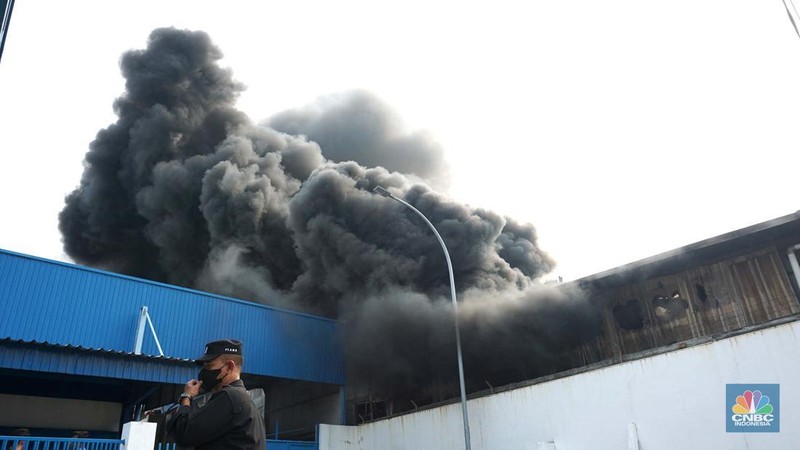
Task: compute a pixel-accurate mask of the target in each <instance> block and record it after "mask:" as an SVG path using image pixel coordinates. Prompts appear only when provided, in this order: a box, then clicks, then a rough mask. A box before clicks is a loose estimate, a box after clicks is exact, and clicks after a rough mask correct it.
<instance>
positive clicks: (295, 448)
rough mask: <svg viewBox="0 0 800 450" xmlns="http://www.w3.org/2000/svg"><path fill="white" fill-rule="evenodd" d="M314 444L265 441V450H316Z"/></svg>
mask: <svg viewBox="0 0 800 450" xmlns="http://www.w3.org/2000/svg"><path fill="white" fill-rule="evenodd" d="M318 448H319V446H318V445H317V443H316V442H308V441H283V440H280V441H279V440H273V439H267V450H317V449H318Z"/></svg>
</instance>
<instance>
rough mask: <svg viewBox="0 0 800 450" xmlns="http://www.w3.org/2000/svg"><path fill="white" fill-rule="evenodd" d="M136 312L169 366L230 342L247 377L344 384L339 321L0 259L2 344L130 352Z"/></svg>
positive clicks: (148, 340)
mask: <svg viewBox="0 0 800 450" xmlns="http://www.w3.org/2000/svg"><path fill="white" fill-rule="evenodd" d="M142 306H147V308H148V310H149V314H150V317H151V319H152V321H153V326H154V327H155V330H156V333H157V336H158V340H159V342H160V343H161V347H162V348H163V350H164V353H165V356H167V357H170V358H180V359H194V358H196V357H198V356H199V355H200V354H201V353H202V351H203V345H204V344H205V343H206V342H208V341H212V340H216V339H223V338H236V339H240V340H241V341H243V342H244V356H245V364H244V371H245V372H247V373H252V374H257V375H267V376H276V377H282V378H290V379H297V380H306V381H314V382H320V383H333V384H344V364H343V358H342V347H341V340H340V334H339V324H338V323H337V322H336V321H333V320H330V319H325V318H321V317H315V316H311V315H307V314H301V313H296V312H290V311H284V310H280V309H276V308H271V307H267V306H263V305H258V304H255V303H250V302H245V301H241V300H235V299H231V298H227V297H222V296H218V295H213V294H208V293H204V292H199V291H194V290H191V289H185V288H180V287H176V286H170V285H166V284H162V283H155V282H151V281H147V280H142V279H138V278H133V277H128V276H124V275H119V274H114V273H110V272H105V271H101V270H96V269H90V268H87V267H83V266H78V265H73V264H66V263H62V262H57V261H50V260H46V259H42V258H37V257H33V256H28V255H22V254H18V253H14V252H9V251H6V250H0V339H3V338H8V339H12V340H21V341H37V342H48V343H50V344H54V345H61V346H68V345H71V346H76V347H77V346H80V347H84V348H89V349H102V350H108V351H116V352H132V351H133V349H134V342H135V333H136V326H137V323H138V320H139V315H140V310H141V307H142ZM142 352H143V353H144V354H149V355H157V354H158V352H157V348H156V345H155V342H154V340H153V339H152V336H151V335H150V332H149V330H148V331H146V333H145V341H144V347H143V349H142Z"/></svg>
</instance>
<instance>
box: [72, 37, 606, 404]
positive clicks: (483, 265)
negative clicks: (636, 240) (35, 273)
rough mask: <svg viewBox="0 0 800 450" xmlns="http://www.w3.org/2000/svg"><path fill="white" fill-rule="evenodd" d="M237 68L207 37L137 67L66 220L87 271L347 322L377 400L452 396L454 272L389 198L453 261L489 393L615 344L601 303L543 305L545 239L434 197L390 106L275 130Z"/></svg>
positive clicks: (279, 121)
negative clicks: (549, 364)
mask: <svg viewBox="0 0 800 450" xmlns="http://www.w3.org/2000/svg"><path fill="white" fill-rule="evenodd" d="M221 57H222V53H221V52H220V50H219V49H217V48H216V47H215V46H214V45H213V44H212V42H211V40H210V38H209V36H208V35H206V34H205V33H203V32H190V31H181V30H175V29H158V30H155V31H154V32H153V33H152V34H151V36H150V38H149V41H148V45H147V48H146V49H144V50H133V51H129V52H127V53H125V54H124V55H123V57H122V59H121V68H122V73H123V75H124V77H125V79H126V91H125V93H124V94H123V95H122V96H121V97H120V98H118V99H117V100H116V101H115V103H114V109H115V112H116V114H117V116H118V120H117V121H116V122H115V123H113V124H111V125H109V126H108V127H107V128H105V129H102V130H100V132H98V134H97V137H96V138H95V140H94V141H93V142H92V143H91V144H90V149H89V152H88V153H87V154H86V160H85V171H84V174H83V177H82V179H81V182H80V186H79V187H78V188H77V189H76V190H75V191H74V192H72V193H71V194H70V195H69V196H68V197H67V198H66V206H65V208H64V210H63V211H62V212H61V214H60V217H59V219H60V229H61V231H62V234H63V241H64V248H65V251H66V252H67V253H68V254H69V255H70V256H71V257H72V258H74V259H75V260H76V261H77V262H79V263H83V264H88V265H91V266H95V267H100V268H105V269H108V270H113V271H117V272H122V273H126V274H129V275H134V276H140V277H145V278H149V279H153V280H158V281H164V282H168V283H173V284H178V285H182V286H187V287H193V288H199V289H203V290H207V291H211V292H216V293H219V294H223V295H230V296H235V297H238V298H244V299H248V300H253V301H258V302H261V303H265V304H270V305H275V306H280V307H285V308H290V309H300V310H304V311H309V312H312V313H317V314H324V315H327V316H330V317H339V318H342V319H343V320H344V321H346V322H345V323H346V326H345V329H346V334H347V339H348V340H347V344H346V345H347V349H348V352H347V354H348V363H349V364H350V366H351V368H353V369H354V372H351V373H355V374H356V376H357V377H360V378H362V379H363V381H365V382H369V383H370V384H372V385H377V386H383V387H387V386H388V387H390V388H392V389H396V390H411V389H412V388H413V387H415V386H422V385H424V384H426V383H430V382H431V381H435V380H438V379H447V380H451V379H452V378H451V371H453V370H455V369H456V368H455V361H454V357H452V355H453V347H452V344H453V336H452V335H453V332H452V331H453V327H452V326H453V319H452V309H451V305H450V303H449V278H448V272H447V266H446V263H445V260H444V255H443V254H442V251H441V247H440V246H439V243H438V241H437V240H436V239H435V237H434V236H433V235H432V234H431V233H430V230H429V229H428V228H427V227H426V226H425V224H424V223H423V222H422V221H421V220H419V218H418V217H417V216H415V215H414V214H413V213H412V212H410V211H409V210H408V209H406V208H405V207H404V206H402V205H400V204H399V203H397V202H395V201H393V200H391V199H388V198H384V197H381V196H379V195H376V194H374V193H373V192H372V189H373V188H374V187H375V186H377V185H382V186H385V187H386V188H387V189H389V190H390V191H391V192H392V193H393V194H394V195H396V196H398V197H401V198H403V199H404V200H405V201H407V202H409V203H410V204H412V205H414V206H415V207H416V208H418V209H419V210H420V211H422V212H423V213H424V214H425V215H426V217H428V219H429V220H430V221H431V222H432V223H433V224H434V225H435V226H436V228H437V229H438V230H439V232H440V233H441V235H442V238H443V239H444V241H445V242H446V243H447V246H448V249H449V251H450V255H451V258H452V262H453V268H454V272H455V280H456V284H457V290H458V292H459V295H460V296H461V299H462V300H463V301H464V303H463V305H464V306H463V308H462V310H461V316H462V319H461V320H462V327H463V336H464V341H465V345H464V348H465V358H466V361H465V364H467V370H468V371H469V372H470V373H471V374H472V375H474V376H475V377H476V379H478V380H484V379H485V380H488V379H489V378H492V377H495V374H497V373H501V372H503V370H504V368H509V367H511V368H513V367H517V369H513V370H519V371H522V372H525V373H528V372H529V371H534V372H535V368H536V367H537V365H539V364H541V363H542V361H544V360H545V359H546V357H547V355H548V354H550V353H552V351H553V349H554V348H555V349H557V348H558V347H559V346H563V345H568V344H570V343H571V342H573V341H575V340H576V339H579V337H580V335H581V333H592V332H594V331H592V330H596V329H597V323H596V321H595V319H593V317H594V316H593V315H592V314H588V313H587V311H589V310H591V308H589V307H587V306H586V305H585V302H584V301H583V300H580V299H577V300H576V299H566V298H564V295H563V293H555V292H547V291H541V290H533V289H532V286H533V285H534V284H535V283H534V280H535V279H536V278H537V277H540V276H542V275H544V274H546V273H548V272H549V271H551V270H552V268H553V267H554V261H553V260H552V259H551V258H550V257H549V256H548V255H547V254H546V253H545V252H543V251H542V250H541V249H539V247H538V245H537V236H536V231H535V229H534V227H533V226H532V225H530V224H524V223H518V222H515V221H514V220H512V219H510V218H508V217H503V216H502V215H499V214H497V213H495V212H492V211H488V210H485V209H478V208H472V207H469V206H466V205H463V204H459V203H457V202H454V201H453V200H451V199H449V198H448V197H447V196H446V195H443V194H441V193H439V192H437V191H435V190H433V189H432V187H431V186H433V187H436V186H445V185H446V184H447V168H446V166H445V163H444V159H443V152H442V149H441V147H440V146H439V145H438V144H437V143H436V142H435V141H434V140H433V139H432V138H431V137H430V136H429V135H427V134H425V133H424V132H411V133H408V132H405V131H404V130H403V129H402V127H401V126H400V124H399V119H398V118H397V117H396V115H395V114H394V113H393V112H392V111H391V109H390V108H389V107H388V106H387V105H385V104H383V103H382V102H381V101H380V100H379V99H377V98H376V97H375V96H374V95H372V94H370V93H367V92H362V91H356V92H349V93H344V94H340V95H337V96H333V97H328V98H323V99H321V100H320V101H319V102H318V103H316V104H314V105H312V106H307V107H305V108H300V109H297V110H293V111H287V112H284V113H280V114H277V115H276V116H274V117H272V118H271V119H269V120H268V121H267V122H265V123H266V125H257V124H255V123H254V122H252V121H251V119H250V118H248V117H247V116H246V115H245V114H243V113H242V112H241V111H239V110H237V109H236V107H235V102H236V99H237V97H238V95H239V93H240V92H242V90H243V85H242V84H241V83H239V82H237V81H235V80H234V79H233V76H232V73H231V71H230V70H228V69H224V68H221V67H220V66H219V65H218V61H219V60H220V59H221ZM578 297H580V296H578ZM578 330H584V331H581V332H578ZM522 372H521V373H522ZM492 379H496V378H492ZM481 382H483V381H481Z"/></svg>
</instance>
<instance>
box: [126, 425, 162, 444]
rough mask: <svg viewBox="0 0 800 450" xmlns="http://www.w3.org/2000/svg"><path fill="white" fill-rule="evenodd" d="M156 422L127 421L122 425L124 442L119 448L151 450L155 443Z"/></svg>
mask: <svg viewBox="0 0 800 450" xmlns="http://www.w3.org/2000/svg"><path fill="white" fill-rule="evenodd" d="M157 428H158V424H155V423H149V422H128V423H126V424H125V425H123V426H122V440H124V441H125V443H124V444H122V445H121V446H120V450H153V446H154V445H155V443H156V429H157Z"/></svg>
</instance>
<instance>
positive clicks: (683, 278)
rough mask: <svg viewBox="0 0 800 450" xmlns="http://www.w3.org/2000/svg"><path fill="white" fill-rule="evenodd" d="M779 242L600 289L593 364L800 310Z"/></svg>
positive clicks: (758, 322)
mask: <svg viewBox="0 0 800 450" xmlns="http://www.w3.org/2000/svg"><path fill="white" fill-rule="evenodd" d="M781 258H782V255H781V254H780V253H779V251H778V249H776V248H775V247H768V248H764V249H759V250H756V251H753V252H751V253H747V254H744V255H740V256H735V257H730V258H727V259H723V260H721V261H717V262H713V263H708V264H705V265H698V266H694V267H692V268H690V269H687V270H683V271H680V272H677V273H673V274H670V275H664V276H659V277H654V278H649V279H645V280H642V281H640V282H636V283H629V284H624V285H622V286H618V287H613V288H608V289H604V290H601V291H598V292H595V293H594V298H593V301H595V302H596V304H599V305H601V307H602V311H603V315H604V321H603V323H604V332H603V335H602V336H600V337H598V340H597V342H596V343H595V344H599V345H595V347H594V349H595V350H598V349H599V352H597V351H596V353H595V355H594V357H593V358H590V359H591V360H590V361H589V362H594V361H600V360H604V359H610V358H616V359H619V358H622V357H624V356H625V355H630V354H634V353H637V352H642V351H645V350H648V349H653V348H659V347H664V346H667V345H670V344H674V343H678V342H684V341H689V340H692V339H696V338H702V337H705V336H714V335H719V334H722V333H726V332H729V331H734V330H739V329H741V328H744V327H747V326H751V325H757V324H761V323H765V322H769V321H770V320H773V319H778V318H781V317H786V316H791V315H794V314H798V313H800V303H798V299H797V297H796V295H795V294H794V291H793V289H792V285H791V282H790V280H789V277H788V276H787V271H786V269H785V268H784V266H783V262H782V260H781Z"/></svg>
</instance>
